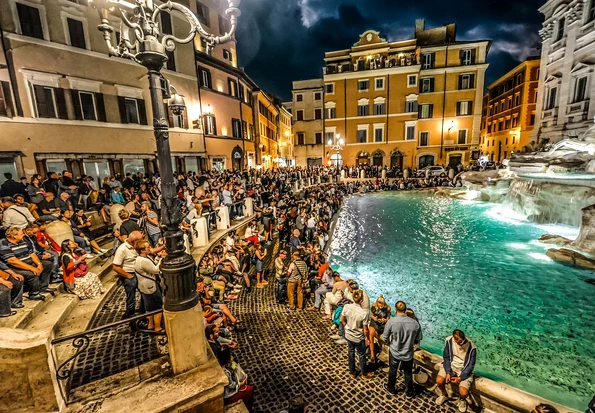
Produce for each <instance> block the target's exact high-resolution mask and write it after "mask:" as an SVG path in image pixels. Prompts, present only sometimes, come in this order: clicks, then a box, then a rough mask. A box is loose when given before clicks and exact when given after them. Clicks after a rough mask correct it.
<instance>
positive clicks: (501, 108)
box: [500, 101, 505, 112]
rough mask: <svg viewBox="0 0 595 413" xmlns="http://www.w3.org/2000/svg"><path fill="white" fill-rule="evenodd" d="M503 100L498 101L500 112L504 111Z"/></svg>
mask: <svg viewBox="0 0 595 413" xmlns="http://www.w3.org/2000/svg"><path fill="white" fill-rule="evenodd" d="M504 110H505V108H504V101H502V102H500V112H504Z"/></svg>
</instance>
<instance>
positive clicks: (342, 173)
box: [341, 169, 345, 180]
mask: <svg viewBox="0 0 595 413" xmlns="http://www.w3.org/2000/svg"><path fill="white" fill-rule="evenodd" d="M341 179H342V180H343V179H345V169H341Z"/></svg>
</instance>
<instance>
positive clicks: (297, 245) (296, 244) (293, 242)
mask: <svg viewBox="0 0 595 413" xmlns="http://www.w3.org/2000/svg"><path fill="white" fill-rule="evenodd" d="M289 246H290V247H291V253H292V254H293V253H294V252H301V251H300V250H302V249H304V247H303V246H302V241H300V230H299V229H294V230H293V237H291V239H290V240H289Z"/></svg>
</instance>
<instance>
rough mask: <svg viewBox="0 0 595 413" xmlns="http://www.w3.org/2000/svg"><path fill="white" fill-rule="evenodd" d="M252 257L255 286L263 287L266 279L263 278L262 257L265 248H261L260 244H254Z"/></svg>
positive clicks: (265, 253)
mask: <svg viewBox="0 0 595 413" xmlns="http://www.w3.org/2000/svg"><path fill="white" fill-rule="evenodd" d="M255 248H256V249H255V250H254V258H255V259H256V288H263V287H264V286H265V285H266V284H268V281H267V280H265V279H264V257H265V256H266V255H267V252H266V250H263V249H262V244H260V243H258V244H256V245H255Z"/></svg>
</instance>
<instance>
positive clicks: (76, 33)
mask: <svg viewBox="0 0 595 413" xmlns="http://www.w3.org/2000/svg"><path fill="white" fill-rule="evenodd" d="M66 23H67V25H68V37H69V38H70V45H71V46H72V47H78V48H79V49H85V48H86V44H85V30H84V29H83V22H82V21H80V20H76V19H71V18H70V17H68V18H67V19H66Z"/></svg>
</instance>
